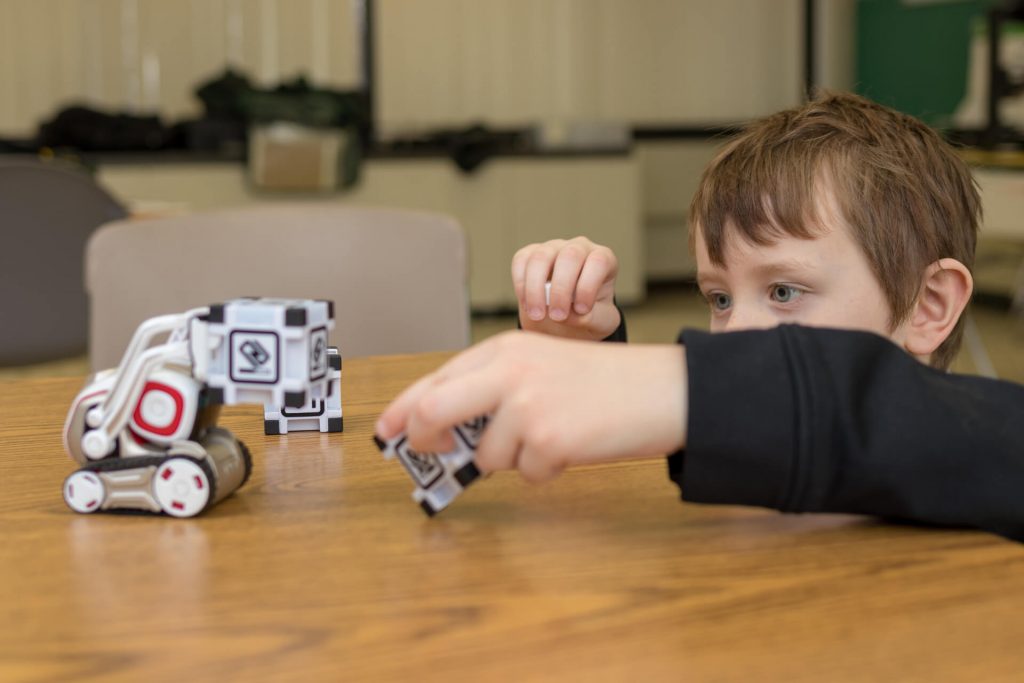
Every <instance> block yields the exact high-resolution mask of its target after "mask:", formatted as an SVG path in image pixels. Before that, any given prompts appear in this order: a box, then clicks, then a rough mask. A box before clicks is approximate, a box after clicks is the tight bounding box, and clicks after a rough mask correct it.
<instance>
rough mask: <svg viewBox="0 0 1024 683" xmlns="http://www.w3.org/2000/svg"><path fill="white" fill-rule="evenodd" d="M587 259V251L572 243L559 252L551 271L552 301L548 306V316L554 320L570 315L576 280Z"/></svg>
mask: <svg viewBox="0 0 1024 683" xmlns="http://www.w3.org/2000/svg"><path fill="white" fill-rule="evenodd" d="M585 260H586V252H584V251H583V250H581V249H580V248H579V247H576V246H573V245H571V244H570V245H566V246H565V247H564V248H563V249H562V250H561V251H560V252H559V253H558V258H556V259H555V265H554V269H553V270H552V273H551V303H550V305H549V306H548V316H549V317H550V318H551V319H552V320H555V321H558V322H561V321H563V320H565V319H566V318H568V317H569V313H570V312H571V311H572V301H573V295H574V293H575V291H576V281H577V280H578V279H579V276H580V271H581V270H582V269H583V263H584V261H585Z"/></svg>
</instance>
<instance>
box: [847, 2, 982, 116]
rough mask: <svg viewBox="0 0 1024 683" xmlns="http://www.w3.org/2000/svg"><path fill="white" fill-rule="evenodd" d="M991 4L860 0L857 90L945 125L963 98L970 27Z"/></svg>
mask: <svg viewBox="0 0 1024 683" xmlns="http://www.w3.org/2000/svg"><path fill="white" fill-rule="evenodd" d="M992 2H993V0H952V1H951V0H935V1H933V2H921V1H920V0H919V1H917V2H907V1H906V0H859V1H858V3H857V58H856V69H857V72H856V78H857V92H859V93H860V94H862V95H865V96H866V97H870V98H871V99H873V100H876V101H878V102H881V103H882V104H886V105H889V106H891V107H894V108H896V109H899V110H900V111H903V112H906V113H908V114H912V115H914V116H917V117H920V118H922V119H924V120H925V121H927V122H928V123H930V124H932V125H935V126H944V125H946V124H947V123H948V120H949V117H950V115H951V114H952V113H953V110H954V109H956V106H957V105H958V104H959V103H960V99H961V98H962V97H963V94H964V89H965V87H966V83H967V57H968V50H969V46H970V37H971V26H972V22H973V21H974V19H975V18H976V17H977V18H979V19H981V18H983V17H984V14H985V10H986V9H987V7H988V6H989V5H990V4H992Z"/></svg>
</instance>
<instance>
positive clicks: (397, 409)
mask: <svg viewBox="0 0 1024 683" xmlns="http://www.w3.org/2000/svg"><path fill="white" fill-rule="evenodd" d="M495 341H496V340H495V339H489V340H486V341H483V342H481V343H479V344H477V345H475V346H472V347H470V348H468V349H466V350H465V351H463V352H462V353H459V354H457V355H456V356H455V357H453V358H451V359H449V360H448V362H446V363H445V364H444V365H442V366H441V367H440V368H438V369H437V370H435V371H434V372H432V373H430V374H428V375H424V376H423V377H421V378H420V379H418V380H416V381H415V382H413V383H412V384H411V385H409V386H408V387H406V388H405V389H404V390H403V391H402V392H401V393H400V394H399V395H398V396H397V397H396V398H395V399H394V400H393V401H392V402H391V403H390V404H389V405H388V407H387V408H385V409H384V412H383V413H381V416H380V418H379V419H378V420H377V426H376V428H375V430H376V433H377V436H380V437H381V438H384V439H390V438H392V437H394V436H396V435H397V434H398V433H399V432H401V431H404V430H405V429H406V427H407V423H408V421H409V414H410V412H411V410H412V409H413V408H414V407H415V406H416V405H417V404H418V403H419V401H420V400H421V399H422V397H423V395H424V394H425V393H426V392H428V391H429V390H430V389H432V388H433V387H435V386H437V385H439V384H442V383H444V382H446V381H449V380H450V379H452V378H454V377H458V376H459V375H460V374H463V373H467V372H471V371H473V370H475V369H476V368H479V367H481V366H483V365H485V364H486V363H487V362H488V361H489V360H490V359H491V358H492V357H493V356H494V347H495Z"/></svg>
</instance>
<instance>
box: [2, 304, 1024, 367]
mask: <svg viewBox="0 0 1024 683" xmlns="http://www.w3.org/2000/svg"><path fill="white" fill-rule="evenodd" d="M971 319H972V320H973V321H974V323H975V327H976V329H977V332H978V334H977V337H978V338H979V339H980V342H981V343H980V344H970V343H965V344H964V348H963V350H962V351H961V353H960V356H959V358H957V360H956V363H955V364H954V370H955V371H957V372H964V373H977V372H978V368H979V367H981V368H983V367H984V366H985V365H986V362H985V359H986V357H987V358H988V359H989V361H990V363H991V366H992V368H993V369H994V370H995V373H996V374H997V375H998V376H999V377H1001V378H1003V379H1009V380H1013V381H1015V382H1020V383H1024V316H1015V315H1012V314H1011V312H1010V311H1009V310H1008V308H1007V306H1006V305H1005V303H1002V302H996V303H994V304H984V305H983V304H980V303H976V304H974V306H973V307H972V310H971ZM626 321H627V323H628V328H629V340H630V341H631V342H636V343H668V342H672V341H674V340H675V338H676V334H677V333H678V332H679V329H680V328H682V327H697V328H702V329H703V328H706V327H707V308H706V305H705V304H704V302H703V301H702V300H701V299H700V298H699V297H698V296H697V294H696V292H695V290H693V289H692V288H690V287H687V286H684V285H662V286H655V287H652V288H651V289H650V290H649V291H648V297H647V300H646V301H645V302H644V303H643V304H641V305H639V306H632V307H628V308H626ZM515 325H516V321H515V318H514V317H513V316H511V315H488V316H476V317H474V319H473V326H472V335H473V341H474V342H477V341H480V340H481V339H484V338H486V337H489V336H491V335H492V334H497V333H498V332H503V331H505V330H510V329H514V328H515ZM972 351H973V353H972ZM88 371H89V366H88V361H87V359H86V358H85V357H84V356H82V357H78V358H69V359H65V360H59V361H54V362H50V363H43V364H40V365H32V366H25V367H13V368H0V381H2V380H5V379H14V378H18V377H60V376H73V375H85V374H86V373H88Z"/></svg>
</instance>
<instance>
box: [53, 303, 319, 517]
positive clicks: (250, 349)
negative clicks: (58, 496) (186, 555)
mask: <svg viewBox="0 0 1024 683" xmlns="http://www.w3.org/2000/svg"><path fill="white" fill-rule="evenodd" d="M333 327H334V314H333V305H332V304H331V303H330V302H327V301H314V300H307V299H293V300H289V299H236V300H233V301H229V302H227V303H224V304H214V305H211V306H209V307H205V308H197V309H194V310H191V311H187V312H185V313H181V314H177V315H167V316H160V317H156V318H151V319H149V320H147V321H145V322H143V323H142V324H141V325H140V326H139V328H138V330H136V332H135V335H134V336H133V337H132V340H131V342H130V343H129V345H128V348H127V350H126V351H125V355H124V357H123V358H122V360H121V364H120V365H119V366H118V367H117V368H115V369H112V370H105V371H103V372H100V373H98V374H97V375H95V376H94V377H92V378H91V379H90V381H89V382H88V383H87V384H86V387H85V388H84V389H83V390H82V391H81V392H80V393H79V394H78V396H77V397H76V398H75V400H74V402H73V403H72V405H71V410H70V411H69V413H68V417H67V421H66V423H65V426H64V447H65V450H66V451H67V453H68V455H70V456H71V458H72V459H73V460H74V461H75V462H77V463H79V464H80V465H82V468H81V469H79V470H78V471H77V472H75V473H73V474H72V475H71V476H69V477H68V478H67V480H66V481H65V482H64V500H65V501H66V502H67V504H68V506H69V507H70V508H71V509H72V510H75V511H76V512H82V513H88V512H96V511H98V510H113V509H130V510H142V511H147V512H154V513H160V512H164V513H167V514H169V515H173V516H175V517H192V516H194V515H197V514H199V513H200V512H202V511H203V510H205V509H206V508H208V507H210V506H211V505H213V504H215V503H217V502H218V501H220V500H222V499H224V498H226V497H227V496H228V495H230V494H231V493H232V492H233V491H235V490H236V489H238V488H239V487H240V486H241V485H242V484H244V483H245V481H246V480H247V479H248V477H249V473H250V472H251V470H252V460H251V458H250V457H249V452H248V450H247V449H246V447H245V445H244V444H242V442H241V441H239V440H238V439H236V438H235V437H234V436H233V435H232V434H231V432H229V431H228V430H226V429H222V428H220V427H217V426H216V424H217V418H218V416H219V414H220V408H221V405H225V404H226V405H233V404H237V403H260V404H267V403H274V404H277V405H287V406H296V407H297V406H301V405H303V404H305V403H306V402H307V401H310V400H323V399H325V398H326V397H327V394H328V385H329V383H330V379H329V376H330V372H329V367H328V358H327V338H328V333H329V332H330V330H331V329H332V328H333ZM164 335H167V340H166V341H165V342H163V343H158V342H157V339H159V338H161V337H163V336H164Z"/></svg>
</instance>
